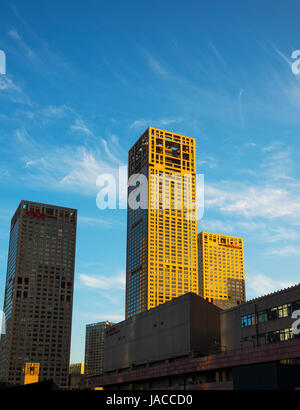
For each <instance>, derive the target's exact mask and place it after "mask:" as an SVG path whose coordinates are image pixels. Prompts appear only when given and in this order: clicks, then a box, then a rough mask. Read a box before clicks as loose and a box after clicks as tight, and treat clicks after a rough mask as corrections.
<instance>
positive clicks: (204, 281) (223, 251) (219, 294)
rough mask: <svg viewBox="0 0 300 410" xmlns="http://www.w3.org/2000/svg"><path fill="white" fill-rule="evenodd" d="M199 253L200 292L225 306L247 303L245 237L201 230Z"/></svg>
mask: <svg viewBox="0 0 300 410" xmlns="http://www.w3.org/2000/svg"><path fill="white" fill-rule="evenodd" d="M198 255H199V267H198V268H199V295H200V296H202V297H203V298H204V299H207V300H208V301H209V302H211V303H214V304H215V305H217V306H219V307H220V308H222V309H227V308H230V307H233V306H236V305H239V304H240V303H243V302H245V300H246V295H245V271H244V245H243V239H242V238H237V237H235V236H229V235H221V234H216V233H211V232H201V233H199V235H198Z"/></svg>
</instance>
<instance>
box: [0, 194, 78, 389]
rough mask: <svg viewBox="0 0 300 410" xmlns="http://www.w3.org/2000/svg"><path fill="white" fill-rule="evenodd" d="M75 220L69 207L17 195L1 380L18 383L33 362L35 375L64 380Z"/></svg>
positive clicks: (62, 383) (0, 358)
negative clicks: (18, 203)
mask: <svg viewBox="0 0 300 410" xmlns="http://www.w3.org/2000/svg"><path fill="white" fill-rule="evenodd" d="M76 225H77V211H76V210H75V209H69V208H63V207H59V206H54V205H46V204H40V203H36V202H30V201H21V203H20V205H19V207H18V209H17V211H16V212H15V214H14V216H13V218H12V221H11V229H10V242H9V252H8V262H7V275H6V287H5V298H4V308H3V311H4V313H5V319H6V334H4V335H2V337H1V341H0V379H1V380H2V381H5V382H7V383H12V384H23V383H24V382H26V375H29V376H30V372H31V371H32V369H37V368H38V380H39V381H43V380H49V379H53V380H54V382H55V383H56V384H57V385H59V386H66V385H67V383H68V373H69V372H68V370H69V358H70V340H71V324H72V305H73V287H74V263H75V246H76ZM33 373H34V375H36V374H37V372H36V371H34V372H33ZM24 376H25V377H24Z"/></svg>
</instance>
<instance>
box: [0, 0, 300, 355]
mask: <svg viewBox="0 0 300 410" xmlns="http://www.w3.org/2000/svg"><path fill="white" fill-rule="evenodd" d="M90 3H91V6H93V7H91V8H90V9H87V8H86V7H85V4H84V3H83V2H76V4H74V7H73V8H72V9H70V8H69V7H67V6H66V5H61V4H60V3H58V2H57V1H54V2H52V5H48V4H35V5H34V6H33V5H30V4H26V5H25V3H23V2H21V1H16V2H14V3H12V5H5V6H2V9H1V17H0V22H1V24H0V27H1V29H0V49H1V50H4V51H5V53H6V75H5V76H3V75H0V104H1V112H0V127H1V134H0V138H1V148H0V158H1V166H0V186H1V193H2V196H1V208H0V304H1V306H3V297H4V284H5V274H6V262H7V253H8V237H9V226H10V220H11V217H12V216H13V213H14V210H15V208H16V207H17V205H18V203H19V202H20V200H21V199H24V200H31V201H37V202H42V203H50V204H58V205H61V206H66V207H72V208H76V209H78V210H79V213H78V243H77V259H76V271H75V289H74V310H73V333H72V355H71V362H82V361H83V356H84V329H85V325H86V324H88V323H94V322H97V321H99V322H100V321H105V320H110V321H112V322H117V321H120V320H122V318H124V315H125V312H124V300H125V263H126V211H124V210H116V211H113V210H109V211H105V212H104V211H100V210H99V209H98V208H97V206H96V195H97V192H98V188H97V187H96V184H95V181H96V177H97V175H98V174H100V173H103V172H112V173H114V172H115V169H116V168H117V167H118V166H119V165H126V163H127V152H128V150H129V149H130V147H131V146H132V145H133V144H134V142H135V141H136V140H137V139H138V137H139V136H140V135H141V133H142V132H143V131H144V130H145V129H146V128H147V127H148V126H151V125H153V126H154V127H157V128H163V129H169V130H171V131H173V132H174V133H179V134H183V135H189V136H190V137H193V138H196V150H197V172H201V173H204V175H205V211H204V217H203V219H202V220H201V221H199V223H198V232H200V231H204V230H205V231H209V232H216V233H222V234H228V235H233V236H237V237H243V238H244V247H245V276H246V295H247V299H250V298H252V297H254V296H260V295H263V294H265V293H269V292H270V291H272V290H275V289H281V288H284V287H286V286H288V285H289V284H294V283H297V282H298V279H297V278H298V277H299V272H298V266H299V262H300V257H299V253H300V234H299V223H300V221H299V217H298V214H299V203H300V192H299V183H298V175H299V165H298V164H299V154H300V153H299V149H298V145H299V144H298V139H299V138H298V132H299V131H298V130H299V124H298V123H299V114H298V113H299V108H300V105H299V95H300V94H299V93H300V87H299V78H300V77H299V75H298V76H297V75H295V73H293V71H292V70H291V67H290V65H291V63H292V62H293V60H292V59H291V55H292V52H293V51H294V50H296V49H299V48H300V44H298V43H297V41H298V40H297V39H298V38H299V25H298V21H297V15H298V14H299V11H300V9H299V4H297V3H296V2H291V3H290V4H291V5H292V6H291V7H286V6H285V5H282V4H281V5H280V4H274V3H271V2H265V3H264V4H265V6H264V7H262V6H261V3H260V2H258V1H255V2H251V5H250V4H245V3H243V4H238V3H233V2H229V3H228V6H227V8H226V10H223V11H222V13H221V12H218V11H216V9H218V7H215V6H216V5H218V6H220V5H222V3H221V2H216V3H215V4H212V5H207V6H206V7H205V9H204V8H203V7H201V5H199V4H197V3H196V2H191V3H190V6H189V8H188V9H189V10H187V8H185V7H184V6H183V5H182V4H181V3H180V2H177V1H175V2H172V7H170V5H171V2H169V1H166V2H164V4H161V5H158V4H155V5H147V4H143V5H142V6H141V5H139V3H138V2H133V3H132V5H131V6H128V8H127V7H125V5H124V4H122V2H121V1H120V2H116V3H117V4H116V3H115V4H101V6H99V4H98V2H94V1H91V2H90ZM256 8H258V9H260V10H261V14H260V16H258V15H257V13H256ZM57 10H59V11H60V12H59V13H58V12H57ZM37 15H38V16H39V18H38V19H37V18H36V16H37ZM145 16H147V18H145ZM211 21H214V22H215V24H213V25H212V24H211ZM70 22H71V23H72V24H71V23H70ZM74 22H76V23H74ZM153 22H155V24H153ZM174 22H176V23H179V22H182V24H183V25H184V26H185V30H184V32H182V30H180V32H179V30H178V24H174ZM133 27H134V30H133ZM278 28H281V30H279V29H278ZM112 249H117V251H116V252H114V253H112ZM112 256H113V257H112ZM87 300H88V301H89V303H86V301H87Z"/></svg>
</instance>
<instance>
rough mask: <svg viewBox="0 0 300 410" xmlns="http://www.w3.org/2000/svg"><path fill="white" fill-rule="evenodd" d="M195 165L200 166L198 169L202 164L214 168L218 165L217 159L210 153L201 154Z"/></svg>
mask: <svg viewBox="0 0 300 410" xmlns="http://www.w3.org/2000/svg"><path fill="white" fill-rule="evenodd" d="M197 165H198V166H199V167H200V170H201V168H202V167H203V166H206V167H208V168H216V167H217V165H218V160H217V158H215V157H213V156H212V155H206V154H202V155H201V158H199V159H198V160H197Z"/></svg>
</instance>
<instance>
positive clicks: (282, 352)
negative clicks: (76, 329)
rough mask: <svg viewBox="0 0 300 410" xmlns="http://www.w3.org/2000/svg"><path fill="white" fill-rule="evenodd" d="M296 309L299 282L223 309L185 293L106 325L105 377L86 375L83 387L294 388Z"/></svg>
mask: <svg viewBox="0 0 300 410" xmlns="http://www.w3.org/2000/svg"><path fill="white" fill-rule="evenodd" d="M299 309H300V285H297V286H293V287H290V288H288V289H283V290H281V291H278V292H274V293H272V294H269V295H266V296H263V297H260V298H256V299H253V300H250V301H248V302H246V303H244V304H242V305H240V306H236V307H234V308H231V309H228V310H221V309H219V308H218V307H216V306H215V305H213V304H211V303H210V302H208V301H206V300H204V299H202V298H201V297H200V296H197V295H195V294H191V293H189V294H186V295H183V296H181V297H179V298H177V299H173V300H172V301H170V302H168V303H166V304H164V305H161V306H159V307H157V308H155V309H153V310H150V311H148V312H144V313H142V314H140V315H137V316H135V317H133V318H131V319H129V320H126V321H124V322H121V323H119V324H117V325H115V326H114V327H112V328H110V329H109V330H108V331H107V332H106V335H105V343H104V346H105V355H104V356H105V361H104V363H105V364H104V374H103V375H102V376H100V375H96V376H93V377H88V378H87V380H86V383H87V386H89V387H94V386H103V387H104V389H114V390H115V389H136V390H138V389H233V388H236V389H239V388H242V389H245V388H247V387H248V388H255V389H258V388H274V389H278V388H285V389H294V388H299V387H300V337H299V336H300V335H297V332H295V331H293V330H292V328H293V324H294V323H295V320H296V318H293V317H292V313H293V312H295V311H297V310H299ZM298 317H300V315H299V316H298ZM298 327H299V326H298ZM255 372H257V373H260V372H261V374H265V378H264V379H265V380H264V383H261V382H258V380H260V379H259V378H257V379H255V378H254V377H253V374H254V373H255Z"/></svg>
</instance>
